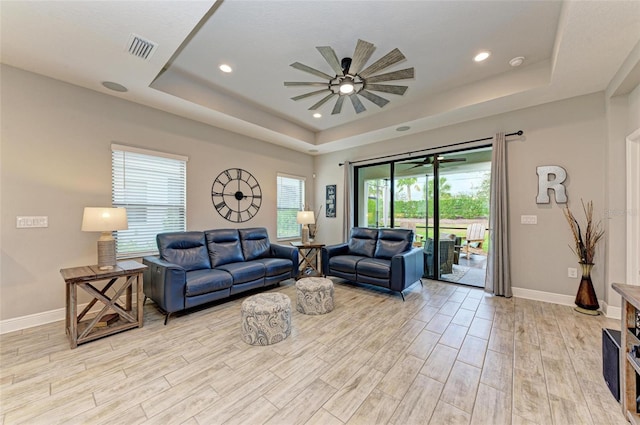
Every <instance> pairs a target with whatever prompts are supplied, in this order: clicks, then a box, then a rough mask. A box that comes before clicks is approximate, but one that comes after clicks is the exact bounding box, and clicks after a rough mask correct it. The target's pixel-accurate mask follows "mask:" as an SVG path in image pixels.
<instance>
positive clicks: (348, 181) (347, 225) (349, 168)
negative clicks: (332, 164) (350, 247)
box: [342, 161, 353, 242]
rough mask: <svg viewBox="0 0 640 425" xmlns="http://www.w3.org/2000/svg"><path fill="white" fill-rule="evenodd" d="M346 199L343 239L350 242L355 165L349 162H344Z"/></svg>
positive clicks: (344, 202) (343, 217)
mask: <svg viewBox="0 0 640 425" xmlns="http://www.w3.org/2000/svg"><path fill="white" fill-rule="evenodd" d="M343 166H344V185H343V191H344V199H343V205H344V208H343V214H342V225H343V228H342V239H343V241H344V242H347V241H349V236H350V235H351V228H352V227H353V196H352V190H353V164H351V163H350V162H349V161H345V162H344V165H343Z"/></svg>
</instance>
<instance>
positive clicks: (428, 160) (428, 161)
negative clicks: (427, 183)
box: [405, 155, 467, 170]
mask: <svg viewBox="0 0 640 425" xmlns="http://www.w3.org/2000/svg"><path fill="white" fill-rule="evenodd" d="M466 160H467V159H466V158H445V157H444V156H442V155H438V156H428V157H426V158H425V159H424V160H422V161H418V162H405V164H416V165H414V166H413V167H410V168H409V170H413V169H414V168H418V167H428V166H430V165H433V163H434V162H437V163H438V164H444V163H447V162H465V161H466Z"/></svg>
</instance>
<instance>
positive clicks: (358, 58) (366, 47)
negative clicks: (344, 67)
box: [349, 40, 376, 74]
mask: <svg viewBox="0 0 640 425" xmlns="http://www.w3.org/2000/svg"><path fill="white" fill-rule="evenodd" d="M375 49H376V46H374V45H373V44H371V43H369V42H368V41H364V40H358V44H356V50H354V51H353V58H352V60H351V66H350V67H349V74H357V73H358V72H360V70H361V69H362V67H363V66H364V64H365V63H367V61H368V60H369V58H371V55H372V54H373V51H374V50H375Z"/></svg>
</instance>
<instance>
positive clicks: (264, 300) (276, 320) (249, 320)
mask: <svg viewBox="0 0 640 425" xmlns="http://www.w3.org/2000/svg"><path fill="white" fill-rule="evenodd" d="M290 333H291V300H290V299H289V297H287V296H286V295H283V294H278V293H273V294H258V295H253V296H251V297H249V298H247V299H246V300H244V301H243V302H242V340H243V341H244V342H246V343H247V344H251V345H270V344H275V343H277V342H280V341H282V340H284V339H285V338H286V337H288V336H289V334H290Z"/></svg>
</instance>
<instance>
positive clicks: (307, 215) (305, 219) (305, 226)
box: [296, 211, 316, 244]
mask: <svg viewBox="0 0 640 425" xmlns="http://www.w3.org/2000/svg"><path fill="white" fill-rule="evenodd" d="M296 221H297V222H298V224H302V243H303V244H308V243H309V225H310V224H314V223H315V222H316V220H315V218H314V217H313V211H298V215H297V217H296Z"/></svg>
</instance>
